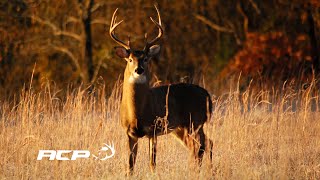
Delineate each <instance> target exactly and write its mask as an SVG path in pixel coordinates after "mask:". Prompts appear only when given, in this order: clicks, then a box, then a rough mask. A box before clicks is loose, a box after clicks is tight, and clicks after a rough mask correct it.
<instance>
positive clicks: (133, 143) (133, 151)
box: [128, 136, 138, 174]
mask: <svg viewBox="0 0 320 180" xmlns="http://www.w3.org/2000/svg"><path fill="white" fill-rule="evenodd" d="M128 137H129V148H130V154H129V168H130V169H129V173H130V174H132V172H133V167H134V164H135V162H136V158H137V151H138V138H133V137H130V136H128Z"/></svg>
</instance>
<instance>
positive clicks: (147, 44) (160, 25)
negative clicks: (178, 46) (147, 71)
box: [143, 5, 163, 51]
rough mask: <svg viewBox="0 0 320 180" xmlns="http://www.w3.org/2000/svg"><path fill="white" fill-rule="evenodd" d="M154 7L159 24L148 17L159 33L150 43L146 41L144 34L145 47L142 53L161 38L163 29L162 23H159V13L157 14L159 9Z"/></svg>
mask: <svg viewBox="0 0 320 180" xmlns="http://www.w3.org/2000/svg"><path fill="white" fill-rule="evenodd" d="M154 7H155V8H156V10H157V14H158V21H159V22H156V21H155V20H153V18H152V17H150V19H151V21H152V22H153V23H154V24H155V25H156V26H157V27H158V29H159V33H158V36H157V37H156V38H154V39H153V40H152V41H150V42H148V40H147V34H145V39H146V45H145V47H144V48H143V50H144V51H147V50H148V49H149V48H150V47H151V46H152V45H153V44H154V43H156V42H157V41H158V40H159V39H160V38H161V36H162V35H163V28H162V23H161V17H160V12H159V9H158V7H157V6H156V5H154Z"/></svg>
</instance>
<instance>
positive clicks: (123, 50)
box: [114, 47, 130, 58]
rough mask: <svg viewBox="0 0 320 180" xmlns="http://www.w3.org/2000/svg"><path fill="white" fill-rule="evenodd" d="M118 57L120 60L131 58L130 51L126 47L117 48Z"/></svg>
mask: <svg viewBox="0 0 320 180" xmlns="http://www.w3.org/2000/svg"><path fill="white" fill-rule="evenodd" d="M114 49H115V51H116V55H117V56H119V57H120V58H127V57H129V54H130V53H129V51H128V50H127V49H126V48H124V47H115V48H114Z"/></svg>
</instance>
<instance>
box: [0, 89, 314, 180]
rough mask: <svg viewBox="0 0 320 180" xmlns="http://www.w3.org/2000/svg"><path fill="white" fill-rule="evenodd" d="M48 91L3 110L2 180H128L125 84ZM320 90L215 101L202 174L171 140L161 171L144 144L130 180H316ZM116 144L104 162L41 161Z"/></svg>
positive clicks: (163, 141) (253, 93)
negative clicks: (108, 89)
mask: <svg viewBox="0 0 320 180" xmlns="http://www.w3.org/2000/svg"><path fill="white" fill-rule="evenodd" d="M48 89H49V88H44V89H43V91H42V92H40V93H33V92H32V91H24V92H22V93H21V95H20V98H19V99H20V101H19V102H18V103H16V104H14V103H13V102H7V101H4V102H1V104H0V163H1V165H0V178H8V179H12V178H14V179H29V178H31V179H52V178H53V179H54V178H57V179H61V178H63V179H70V178H71V179H73V178H81V179H82V178H92V179H96V178H103V179H123V178H128V177H126V172H127V166H128V148H127V146H128V145H127V137H126V135H125V132H124V131H123V129H122V127H121V126H120V122H119V104H120V95H121V85H120V83H118V84H116V86H115V88H114V90H113V93H112V95H111V96H110V97H109V98H107V99H106V98H105V95H104V93H103V92H104V89H103V87H102V88H101V89H98V90H96V92H95V93H93V94H91V95H88V94H87V93H86V91H84V90H80V89H78V90H75V91H73V92H69V94H68V95H67V97H66V98H65V99H60V98H58V97H57V96H56V93H55V92H51V91H49V90H48ZM318 96H319V92H318V90H317V89H315V87H314V86H313V84H311V86H310V87H309V88H308V89H306V90H297V91H292V90H290V89H284V90H282V91H281V93H280V92H274V91H270V92H269V91H263V90H259V91H257V90H253V89H248V90H246V91H245V92H243V93H241V95H240V93H239V91H238V90H237V88H236V89H232V88H231V90H230V91H229V92H228V93H226V94H224V95H222V96H218V97H216V98H215V99H214V101H213V104H214V106H215V109H214V112H213V116H212V118H211V121H210V122H209V123H207V124H206V127H205V132H206V134H207V135H209V136H210V138H211V139H212V140H213V142H214V148H213V153H214V156H213V161H212V163H211V162H210V161H209V157H208V156H209V155H208V153H206V154H205V159H204V164H203V166H202V167H201V168H200V172H199V171H198V168H197V167H196V166H195V164H193V163H191V162H192V161H191V158H190V156H189V152H188V151H187V150H186V149H185V148H184V147H183V146H182V145H181V144H180V143H179V142H177V141H175V140H174V138H172V137H171V136H161V137H160V138H159V143H158V156H157V167H156V169H157V171H156V173H155V174H152V173H151V172H150V170H149V167H148V166H149V158H148V142H147V139H145V138H143V139H141V140H139V148H138V158H137V163H136V166H135V173H134V174H133V176H132V178H133V179H158V178H160V179H293V178H294V179H306V178H308V179H319V178H320V123H319V121H320V119H319V117H320V113H319V107H318V106H317V103H316V102H319V99H318ZM109 142H113V143H114V144H115V150H116V154H115V156H114V157H113V158H110V159H108V160H106V161H97V160H94V159H93V158H90V159H79V160H76V161H57V160H55V161H49V160H47V159H44V160H42V161H37V160H36V159H37V155H38V151H39V150H41V149H52V150H59V149H70V150H80V149H83V150H86V149H87V150H90V152H91V153H96V152H97V151H98V149H99V148H100V147H101V146H102V144H103V143H109Z"/></svg>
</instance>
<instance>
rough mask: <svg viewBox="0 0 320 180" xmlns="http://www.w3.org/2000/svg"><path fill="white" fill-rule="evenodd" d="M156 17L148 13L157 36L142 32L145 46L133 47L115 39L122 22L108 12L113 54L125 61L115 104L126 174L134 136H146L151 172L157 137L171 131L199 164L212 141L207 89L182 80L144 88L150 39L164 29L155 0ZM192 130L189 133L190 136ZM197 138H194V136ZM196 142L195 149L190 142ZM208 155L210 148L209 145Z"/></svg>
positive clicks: (152, 52) (154, 52)
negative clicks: (123, 136)
mask: <svg viewBox="0 0 320 180" xmlns="http://www.w3.org/2000/svg"><path fill="white" fill-rule="evenodd" d="M155 9H156V11H157V15H158V22H157V21H155V20H154V19H153V18H152V17H150V19H151V21H152V22H153V23H154V24H155V26H156V27H157V28H158V35H157V36H156V37H155V38H154V39H153V40H151V41H148V39H147V34H145V46H144V48H143V49H142V50H135V49H133V48H132V47H131V45H130V37H128V39H129V40H128V43H125V42H124V41H122V40H120V39H119V38H118V37H117V36H116V33H115V29H116V28H117V27H118V26H119V25H120V24H121V23H122V22H123V20H121V21H119V22H116V18H117V16H116V13H117V11H118V8H117V9H116V10H115V11H114V13H113V15H112V19H111V24H110V29H109V35H110V37H111V38H112V40H114V41H115V42H116V43H117V44H118V45H120V46H117V47H115V48H114V52H115V54H116V55H117V56H118V57H120V58H121V59H124V60H126V63H127V64H126V68H125V70H124V76H123V91H122V99H121V105H120V121H121V125H122V126H123V128H124V130H125V132H126V135H127V137H128V142H129V143H128V144H129V174H132V172H133V168H134V164H135V161H136V157H137V151H138V139H139V138H142V137H147V138H148V140H149V158H150V169H151V171H152V172H154V171H155V166H156V146H157V136H160V135H164V134H169V133H170V134H172V135H173V136H174V137H176V138H177V139H178V140H179V141H180V142H181V143H182V144H183V145H184V146H185V147H187V148H189V149H191V150H192V151H197V152H194V153H192V154H193V155H194V157H195V159H196V160H198V162H199V164H200V165H201V162H202V158H203V154H204V152H205V150H206V144H207V142H206V141H208V142H209V146H210V149H211V148H212V141H211V140H209V139H208V138H207V137H206V135H205V134H204V130H203V125H204V124H205V122H207V121H208V120H209V119H210V117H211V112H212V101H211V98H210V95H209V93H208V91H207V90H205V89H204V88H202V87H200V86H198V85H194V84H187V83H176V84H168V85H161V86H157V87H150V85H149V83H150V79H151V73H150V71H149V69H150V62H151V59H152V58H154V57H156V56H158V54H159V53H160V45H158V44H156V42H157V41H158V40H159V39H160V38H161V37H162V36H163V33H164V30H163V26H162V22H161V17H160V12H159V9H158V7H157V6H156V5H155ZM192 133H193V134H194V135H195V136H191V135H192ZM192 137H198V139H200V141H199V142H198V141H197V140H196V139H195V138H192ZM196 145H198V147H199V148H198V149H196V148H195V146H196ZM210 152H211V153H210V158H211V159H212V151H211V150H210Z"/></svg>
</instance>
